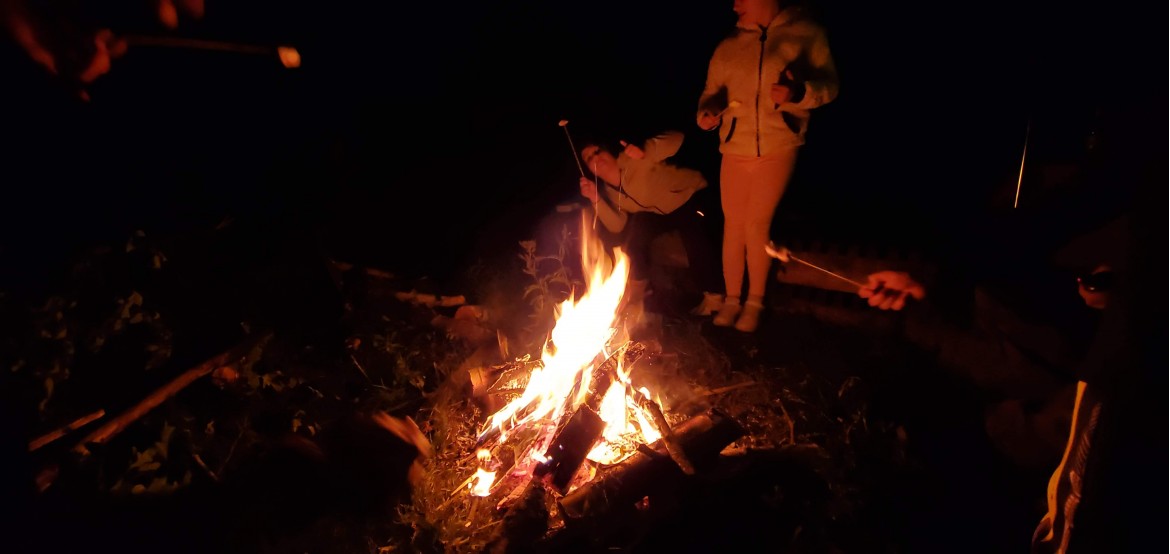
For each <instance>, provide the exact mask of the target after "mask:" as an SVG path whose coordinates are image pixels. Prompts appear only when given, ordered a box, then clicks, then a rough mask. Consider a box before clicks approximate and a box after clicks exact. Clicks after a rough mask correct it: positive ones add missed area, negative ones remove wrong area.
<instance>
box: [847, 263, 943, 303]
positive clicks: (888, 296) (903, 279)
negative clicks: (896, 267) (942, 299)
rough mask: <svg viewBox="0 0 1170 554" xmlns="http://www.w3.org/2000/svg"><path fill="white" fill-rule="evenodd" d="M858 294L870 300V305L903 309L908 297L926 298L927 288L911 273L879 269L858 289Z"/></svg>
mask: <svg viewBox="0 0 1170 554" xmlns="http://www.w3.org/2000/svg"><path fill="white" fill-rule="evenodd" d="M857 296H860V297H862V298H865V299H867V300H868V301H869V305H870V306H873V307H875V308H878V309H882V310H895V311H897V310H901V309H902V308H903V307H905V306H906V298H907V297H911V298H914V299H915V300H922V299H923V298H926V289H925V288H923V287H922V285H921V284H919V283H918V282H917V281H915V280H914V279H913V278H912V277H910V274H908V273H904V272H901V271H879V272H877V273H873V274H870V275H869V277H868V278H867V283H866V285H865V286H864V287H861V288H860V289H858V290H857Z"/></svg>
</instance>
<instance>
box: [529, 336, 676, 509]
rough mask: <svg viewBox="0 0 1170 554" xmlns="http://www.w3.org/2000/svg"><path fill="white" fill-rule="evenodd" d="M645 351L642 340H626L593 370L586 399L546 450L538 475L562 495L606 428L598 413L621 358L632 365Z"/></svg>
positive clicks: (613, 379) (537, 468)
mask: <svg viewBox="0 0 1170 554" xmlns="http://www.w3.org/2000/svg"><path fill="white" fill-rule="evenodd" d="M645 352H646V347H645V346H643V345H642V344H641V343H627V344H626V345H625V346H624V347H622V348H621V349H619V350H618V351H617V352H616V353H614V355H612V356H610V357H609V358H608V359H606V360H605V362H603V363H602V364H601V365H599V366H598V367H597V369H596V370H594V372H593V378H592V379H590V383H589V391H588V393H587V396H586V397H585V401H584V402H583V403H582V404H581V406H580V407H579V408H577V411H576V412H574V413H573V416H572V417H570V418H569V420H568V422H566V423H565V425H564V426H563V427H562V428H561V429H558V430H557V434H556V435H555V436H554V437H553V441H552V443H551V444H550V445H549V448H548V450H547V451H545V453H544V460H545V461H544V462H542V463H541V464H540V465H538V466H536V470H535V472H534V474H535V475H536V477H541V478H546V479H548V480H549V481H550V482H551V484H552V486H553V487H555V488H556V490H558V491H560V492H561V493H562V494H564V493H565V492H566V490H567V488H568V486H569V482H570V481H572V480H573V476H574V475H576V474H577V470H578V469H580V468H581V464H582V463H584V462H585V457H586V456H587V455H589V451H590V450H591V449H592V448H593V445H594V444H596V443H597V440H598V439H600V438H601V434H602V432H603V431H605V421H604V420H603V419H601V416H600V415H598V410H599V409H600V408H601V401H602V399H603V398H604V397H605V394H606V393H607V392H609V387H610V385H611V384H613V382H614V381H615V380H616V379H617V378H618V375H617V368H618V359H619V358H621V359H622V363H623V364H625V365H626V366H629V365H632V364H634V363H635V362H637V361H638V359H639V358H641V357H642V354H643V353H645ZM660 415H661V412H660Z"/></svg>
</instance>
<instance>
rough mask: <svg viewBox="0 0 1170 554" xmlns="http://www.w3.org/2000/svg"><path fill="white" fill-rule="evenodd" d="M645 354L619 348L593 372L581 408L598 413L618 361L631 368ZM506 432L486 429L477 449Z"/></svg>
mask: <svg viewBox="0 0 1170 554" xmlns="http://www.w3.org/2000/svg"><path fill="white" fill-rule="evenodd" d="M645 352H646V347H645V346H643V345H642V344H640V343H626V345H625V346H623V347H622V348H619V349H618V350H617V352H614V353H613V355H611V356H610V357H609V358H607V359H606V360H605V361H604V362H602V363H601V364H600V365H598V366H597V368H596V369H594V370H593V375H592V378H591V379H590V380H589V391H588V393H587V394H588V396H587V397H586V400H585V402H583V403H582V404H581V406H582V407H589V408H590V409H591V410H593V412H594V413H596V412H597V411H598V408H600V407H601V400H602V399H603V398H604V397H605V393H606V392H608V391H609V386H610V385H611V384H612V383H613V382H614V380H615V379H617V368H618V360H619V359H621V363H622V364H624V365H626V366H629V365H632V364H633V363H635V362H637V361H638V359H640V358H641V357H642V354H644V353H645ZM536 405H537V402H536V401H535V400H534V401H533V402H532V403H530V404H529V405H528V406H525V407H524V408H521V409H520V410H519V411H518V412H516V416H515V419H517V420H521V419H524V417H526V416H527V415H528V414H529V413H530V412H531V411H532V410H533V409H535V408H536ZM504 431H505V430H504V429H501V428H500V426H498V425H496V426H492V427H489V428H487V429H485V430H484V431H482V432H481V433H480V435H479V439H477V440H476V443H475V446H476V448H479V447H481V446H483V445H484V444H487V443H488V442H490V441H493V440H495V439H497V438H499V436H500V434H502V433H503V432H504ZM595 440H596V439H595ZM553 443H554V444H555V443H556V441H555V440H554V441H553ZM586 452H588V451H586Z"/></svg>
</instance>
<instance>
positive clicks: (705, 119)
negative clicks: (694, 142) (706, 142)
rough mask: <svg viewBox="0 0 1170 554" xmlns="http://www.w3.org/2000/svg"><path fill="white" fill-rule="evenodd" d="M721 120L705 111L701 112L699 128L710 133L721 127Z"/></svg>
mask: <svg viewBox="0 0 1170 554" xmlns="http://www.w3.org/2000/svg"><path fill="white" fill-rule="evenodd" d="M721 119H722V118H720V117H719V116H718V115H715V114H713V113H711V112H709V111H706V110H703V111H702V112H699V128H700V129H702V130H704V131H710V130H712V129H714V128H716V127H718V126H719V122H720V120H721Z"/></svg>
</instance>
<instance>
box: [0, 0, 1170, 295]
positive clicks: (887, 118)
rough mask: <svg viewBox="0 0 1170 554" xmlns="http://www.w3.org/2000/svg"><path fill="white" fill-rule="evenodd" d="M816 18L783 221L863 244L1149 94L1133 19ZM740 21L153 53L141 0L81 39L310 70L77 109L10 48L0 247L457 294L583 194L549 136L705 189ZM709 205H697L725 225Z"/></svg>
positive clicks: (451, 27)
mask: <svg viewBox="0 0 1170 554" xmlns="http://www.w3.org/2000/svg"><path fill="white" fill-rule="evenodd" d="M812 7H813V9H814V13H815V14H816V15H817V17H818V18H819V19H820V20H821V21H823V23H824V25H825V26H826V28H827V29H828V32H829V39H830V42H831V45H832V49H833V53H834V56H835V59H836V62H837V65H838V68H839V71H840V75H841V93H840V96H839V97H838V99H837V100H836V102H834V103H832V104H830V105H828V106H826V107H824V108H822V109H819V110H817V111H816V112H814V115H813V118H812V122H811V128H810V132H809V136H808V144H807V146H806V147H805V149H804V151H803V152H802V157H801V161H800V165H799V167H798V170H797V171H798V173H797V175H796V177H795V178H794V181H793V183H792V185H791V187H790V190H789V194H788V196H787V197H786V199H785V201H784V203H783V204H782V206H781V209H780V217H779V219H780V220H785V219H786V218H787V219H799V218H813V219H816V220H818V221H821V222H823V223H824V225H825V226H828V227H832V228H838V229H840V228H848V229H856V230H857V232H858V233H861V234H868V235H875V234H876V235H880V234H882V233H885V232H888V230H889V229H892V228H896V227H899V226H905V227H909V228H915V229H924V230H927V231H928V232H927V233H923V234H933V233H937V232H940V231H943V232H944V233H943V234H944V236H945V235H947V234H948V233H951V232H957V231H955V229H961V225H962V223H960V222H965V221H966V218H967V214H972V213H977V212H980V211H986V210H991V211H996V210H1004V209H1006V208H1007V207H1009V206H1010V201H1011V193H1012V192H1014V186H1015V177H1016V172H1017V171H1018V168H1019V161H1020V156H1021V154H1022V149H1023V144H1024V137H1025V134H1026V132H1027V130H1028V128H1029V123H1030V124H1031V135H1030V137H1031V139H1030V150H1029V156H1030V157H1031V158H1032V159H1035V160H1037V163H1041V162H1042V161H1044V160H1047V161H1050V162H1051V161H1076V160H1077V159H1079V158H1080V157H1081V156H1083V155H1084V152H1085V144H1086V142H1085V141H1086V140H1087V138H1088V137H1089V133H1090V132H1092V131H1093V130H1094V125H1095V123H1096V121H1097V119H1095V115H1096V114H1098V108H1099V107H1100V106H1101V105H1102V104H1105V103H1106V102H1107V100H1105V96H1103V95H1110V94H1119V95H1122V96H1124V95H1132V94H1133V90H1134V89H1135V88H1140V86H1141V83H1142V82H1145V80H1146V79H1147V77H1146V76H1145V75H1144V74H1143V73H1142V72H1143V71H1144V67H1145V62H1144V61H1141V60H1143V59H1144V58H1145V57H1146V56H1153V55H1155V53H1156V55H1158V56H1160V55H1161V52H1162V49H1161V47H1160V46H1159V47H1158V48H1157V49H1152V50H1150V51H1149V53H1148V54H1147V53H1145V52H1143V51H1141V50H1135V49H1133V48H1134V47H1136V46H1140V45H1141V44H1144V43H1145V42H1146V40H1147V39H1152V38H1153V37H1145V36H1143V35H1142V34H1141V33H1139V32H1134V33H1129V32H1128V31H1125V30H1123V29H1122V28H1121V27H1119V26H1118V25H1116V24H1115V23H1117V22H1123V23H1125V24H1126V27H1125V29H1132V28H1133V27H1134V26H1135V25H1136V24H1138V23H1140V22H1141V21H1142V19H1143V16H1142V14H1141V13H1140V12H1137V11H1134V12H1123V11H1118V10H1116V9H1112V10H1110V11H1108V12H1105V11H1102V10H1097V9H1090V8H1089V7H1087V6H1081V5H1076V4H1066V3H1055V2H1051V3H1050V2H1026V3H1018V4H1014V3H1003V4H1001V5H996V4H979V5H963V6H952V5H950V4H945V3H943V4H939V3H931V2H910V3H904V2H903V3H884V4H883V3H854V2H842V1H836V0H823V1H821V2H817V3H814V4H812ZM730 8H731V6H730V2H723V1H719V2H696V3H690V4H685V5H684V4H679V3H677V2H667V1H664V0H650V1H640V2H617V1H611V0H598V1H594V2H589V3H584V4H577V3H564V2H540V1H503V2H464V1H461V0H460V1H455V2H444V3H439V4H423V3H408V4H405V5H402V4H398V3H393V4H391V3H357V2H315V3H310V2H273V1H252V2H230V3H227V2H225V3H220V2H214V1H211V2H208V5H207V12H206V16H205V17H204V18H203V20H201V21H189V20H183V21H181V24H180V27H179V29H178V30H176V31H166V30H165V29H162V28H161V26H159V25H158V24H157V22H155V21H154V19H153V14H152V12H151V11H150V10H149V7H148V6H146V5H145V3H143V6H139V5H138V4H135V3H129V4H124V5H119V6H117V7H116V9H111V10H108V11H107V10H104V8H103V7H102V6H87V7H86V8H85V9H86V12H85V13H84V14H83V15H84V17H86V18H89V19H88V21H91V22H97V23H100V24H105V25H108V26H110V27H111V28H113V29H114V30H115V31H116V32H122V33H139V34H153V35H168V36H186V37H197V38H205V39H216V40H225V41H232V42H239V43H247V44H261V45H275V44H292V45H294V46H296V47H297V48H298V49H299V51H300V53H301V55H302V57H303V66H302V67H300V68H298V69H291V70H288V69H284V68H282V67H281V66H280V65H279V64H278V63H277V62H276V60H275V58H274V57H266V56H257V55H248V54H240V53H224V52H214V51H200V50H180V49H173V48H149V47H132V48H131V50H130V51H129V52H128V53H127V55H125V56H124V57H123V58H121V59H118V60H115V62H114V68H113V71H112V72H111V73H110V74H108V75H105V76H103V77H101V78H100V79H99V80H98V82H97V83H95V84H94V85H92V86H91V87H89V92H90V95H91V98H92V99H91V101H89V102H88V103H84V102H79V101H77V100H76V99H75V98H74V97H73V96H72V95H71V90H70V89H69V88H68V87H65V86H62V85H61V83H60V82H58V81H53V80H51V79H49V78H47V77H45V76H43V75H41V74H40V72H39V71H38V68H36V67H34V66H32V65H31V64H29V63H27V61H25V60H23V59H21V57H20V55H19V54H18V53H17V52H15V51H11V50H6V52H5V53H6V57H5V61H6V62H10V63H6V67H7V68H8V70H7V72H8V75H9V78H8V79H6V80H7V81H8V82H9V86H8V87H6V88H7V93H6V94H7V95H9V96H10V101H8V102H6V103H5V111H6V112H7V115H6V120H7V121H8V122H9V124H6V125H5V133H6V135H7V140H8V141H9V147H8V148H7V150H6V152H7V155H6V156H5V158H6V166H7V175H6V177H5V179H4V180H5V181H6V185H5V189H6V191H7V192H6V196H7V198H6V200H5V202H4V205H5V215H4V221H5V224H6V227H5V233H4V235H3V240H0V248H3V249H4V250H3V251H2V253H3V254H4V255H6V256H9V257H10V258H13V257H14V258H13V259H19V260H22V261H21V262H20V264H21V266H22V267H23V268H24V270H25V271H22V272H21V273H22V274H24V275H28V274H29V273H28V271H27V270H29V269H32V268H33V267H40V266H41V265H44V264H51V263H52V262H53V261H55V260H58V259H65V258H67V257H68V254H67V253H68V252H70V251H71V250H70V249H72V248H77V247H80V246H84V245H87V244H90V243H93V242H95V241H101V240H106V239H116V240H119V241H120V240H122V238H123V237H125V236H127V234H128V233H129V232H131V231H133V230H135V229H143V230H146V231H147V232H152V233H183V232H188V231H191V230H194V229H202V228H206V227H208V226H214V225H215V224H217V223H219V222H221V221H223V220H224V219H225V218H229V217H230V218H232V221H235V222H244V223H247V222H255V223H256V224H257V225H259V226H260V227H262V228H264V229H267V230H269V231H270V232H276V230H281V232H283V231H287V232H289V233H300V234H303V235H304V236H307V237H312V238H313V240H315V241H317V242H318V243H319V244H321V245H322V248H323V249H324V250H326V251H328V252H329V253H330V254H331V255H333V256H336V257H339V258H342V259H346V260H349V261H354V262H358V263H368V264H372V265H377V266H380V267H385V268H390V269H395V270H398V271H403V272H408V271H414V272H417V273H419V274H428V275H434V276H440V277H441V276H445V275H450V274H452V273H453V272H457V271H458V270H459V268H461V267H465V266H467V265H468V264H469V263H472V262H473V261H475V260H477V259H480V258H482V257H484V256H491V255H494V254H492V253H493V252H496V251H501V252H506V253H511V251H512V250H513V249H514V245H515V243H514V240H513V239H520V238H529V236H531V235H532V234H533V232H534V231H533V228H534V226H535V225H536V223H537V222H538V221H539V220H540V219H541V218H542V217H544V216H545V215H546V214H547V213H548V211H549V210H550V208H551V207H552V206H553V204H555V203H556V202H559V201H564V200H568V199H572V198H574V197H575V195H576V192H575V189H576V166H575V164H574V162H573V158H572V156H571V153H570V151H569V147H568V143H567V141H566V139H565V136H564V133H563V132H562V130H561V129H560V128H559V127H558V126H557V121H558V120H560V119H569V120H570V126H569V129H570V130H571V131H573V130H576V129H581V130H584V129H597V130H604V131H606V132H608V133H612V134H614V135H617V136H622V137H627V138H634V139H636V138H640V137H644V136H646V135H648V134H651V133H653V132H654V131H657V130H660V129H663V128H668V127H673V128H678V129H682V130H684V131H685V132H686V133H687V136H688V142H687V144H686V145H685V146H684V150H683V151H682V152H681V153H680V155H679V159H678V161H679V162H680V163H685V164H688V165H693V166H695V167H698V168H700V169H702V170H703V171H705V172H707V174H708V175H709V176H710V177H711V178H712V181H713V182H714V178H715V177H716V176H717V174H718V156H717V153H716V151H715V143H714V142H713V138H712V135H707V134H703V133H701V132H699V131H698V129H697V127H695V125H694V123H693V110H694V105H695V102H696V100H697V97H698V94H699V92H700V90H701V88H702V85H703V80H704V78H705V72H706V63H707V57H708V56H709V54H710V52H711V51H712V50H713V48H714V46H715V44H716V43H717V42H718V40H719V39H720V38H722V37H723V36H724V35H725V34H726V33H727V32H728V30H729V29H730V28H731V27H732V25H733V24H734V18H735V16H734V13H733V12H732V11H731V9H730ZM62 13H68V12H62ZM1135 39H1136V40H1135ZM1119 52H1124V53H1125V55H1124V56H1122V55H1118V53H1119ZM1163 65H1164V64H1161V63H1155V64H1152V65H1151V67H1152V69H1151V73H1154V74H1156V75H1161V71H1162V69H1161V68H1162V66H1163ZM1148 79H1153V77H1148ZM1161 86H1164V83H1163V84H1162V85H1161ZM1119 89H1121V90H1120V91H1119ZM1033 178H1034V176H1033V175H1030V174H1029V175H1028V179H1025V186H1024V190H1025V195H1024V198H1023V200H1024V202H1023V205H1024V206H1025V207H1027V206H1028V202H1027V201H1028V200H1029V198H1028V197H1027V194H1028V192H1029V190H1031V188H1030V187H1029V186H1028V185H1029V182H1028V181H1029V180H1030V179H1033ZM1005 191H1006V192H1005ZM1005 194H1006V196H1005ZM717 197H718V196H717V189H715V188H713V189H712V191H711V193H710V194H708V197H707V199H708V201H709V202H712V204H711V206H712V208H713V210H712V213H713V216H714V217H715V220H714V221H715V223H716V224H714V225H713V228H715V229H717V228H718V226H717V218H718V210H717V209H714V208H715V207H716V206H717V204H715V202H717ZM1005 204H1009V206H1005ZM948 226H953V227H954V229H951V228H949V227H948ZM28 260H32V261H31V262H30V261H28ZM9 276H10V277H11V276H12V275H9Z"/></svg>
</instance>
